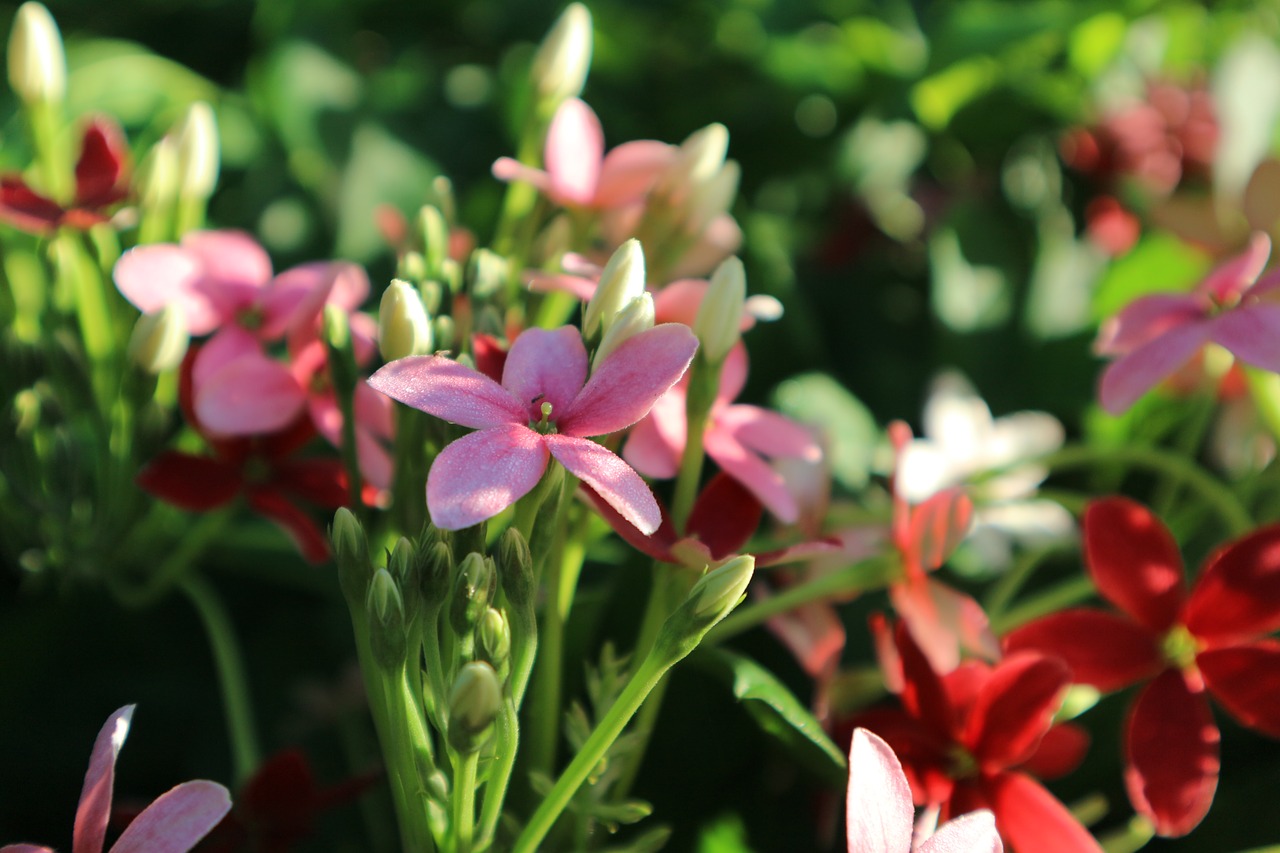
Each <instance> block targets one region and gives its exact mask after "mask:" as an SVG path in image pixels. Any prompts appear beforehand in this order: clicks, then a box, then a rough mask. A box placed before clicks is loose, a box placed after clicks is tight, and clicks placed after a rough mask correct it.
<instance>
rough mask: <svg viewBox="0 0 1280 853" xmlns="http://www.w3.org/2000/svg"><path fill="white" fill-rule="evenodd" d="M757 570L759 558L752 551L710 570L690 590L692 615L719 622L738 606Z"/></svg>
mask: <svg viewBox="0 0 1280 853" xmlns="http://www.w3.org/2000/svg"><path fill="white" fill-rule="evenodd" d="M755 570H756V558H755V557H753V556H751V555H750V554H744V555H743V556H741V557H734V558H733V559H732V560H730V561H729V562H727V563H725V564H724V565H723V566H721V567H720V568H718V569H713V570H712V571H710V572H707V573H706V574H705V575H703V576H702V578H701V579H700V580H699V581H698V582H697V583H696V584H694V585H693V589H691V590H690V591H689V600H690V601H691V602H693V615H694V616H696V617H698V618H699V619H710V620H711V621H712V622H713V623H714V622H719V621H720V620H721V619H723V618H724V617H725V616H727V615H728V614H729V611H731V610H733V608H735V607H737V606H738V602H739V601H741V600H742V596H744V595H745V594H746V592H747V585H748V584H749V583H751V576H752V575H753V574H754V573H755Z"/></svg>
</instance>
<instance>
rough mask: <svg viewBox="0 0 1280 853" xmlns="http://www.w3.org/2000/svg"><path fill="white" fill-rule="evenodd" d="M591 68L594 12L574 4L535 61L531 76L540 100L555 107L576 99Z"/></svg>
mask: <svg viewBox="0 0 1280 853" xmlns="http://www.w3.org/2000/svg"><path fill="white" fill-rule="evenodd" d="M590 67H591V13H590V12H589V11H587V7H586V6H584V5H582V4H581V3H570V4H569V5H568V6H567V7H566V8H565V10H564V12H563V14H561V15H560V18H559V19H558V20H557V21H556V22H555V24H554V25H553V26H552V27H551V30H550V31H549V32H548V33H547V36H546V38H545V39H543V41H542V45H541V46H540V47H539V48H538V53H537V55H535V56H534V58H533V67H532V68H531V69H530V72H529V73H530V76H531V77H532V78H533V85H534V89H535V91H536V92H537V95H538V99H539V100H540V101H542V102H543V103H550V104H552V105H553V108H554V105H555V104H559V103H560V102H561V101H563V100H564V99H565V98H576V97H577V96H578V95H580V94H581V93H582V87H583V85H585V84H586V82H587V71H588V69H589V68H590Z"/></svg>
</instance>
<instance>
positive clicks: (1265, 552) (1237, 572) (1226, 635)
mask: <svg viewBox="0 0 1280 853" xmlns="http://www.w3.org/2000/svg"><path fill="white" fill-rule="evenodd" d="M1182 619H1183V622H1184V623H1185V624H1186V626H1187V628H1188V629H1189V630H1190V631H1191V633H1193V634H1195V635H1196V636H1197V637H1198V638H1200V639H1203V640H1208V641H1211V642H1214V643H1222V642H1229V641H1233V640H1240V639H1249V638H1253V637H1258V636H1261V635H1262V634H1270V633H1271V632H1273V631H1275V630H1277V629H1280V525H1274V524H1273V525H1271V526H1269V527H1263V528H1260V529H1258V530H1255V531H1254V532H1253V533H1251V534H1249V535H1248V536H1246V537H1244V538H1243V539H1238V540H1236V541H1235V542H1232V543H1230V544H1228V545H1225V546H1223V547H1222V548H1220V549H1219V550H1218V551H1216V552H1215V553H1214V554H1213V556H1211V557H1210V558H1209V561H1208V562H1207V563H1206V564H1205V567H1204V569H1202V570H1201V572H1200V576H1199V577H1198V578H1196V583H1195V586H1194V587H1192V591H1191V595H1190V597H1189V599H1188V601H1187V606H1186V609H1185V610H1184V611H1183V616H1182Z"/></svg>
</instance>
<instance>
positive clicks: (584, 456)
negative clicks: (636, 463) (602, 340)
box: [545, 345, 662, 535]
mask: <svg viewBox="0 0 1280 853" xmlns="http://www.w3.org/2000/svg"><path fill="white" fill-rule="evenodd" d="M624 346H625V345H624ZM619 351H620V349H619ZM545 440H546V444H547V448H548V449H550V451H551V455H552V456H554V457H555V458H556V459H557V460H558V461H559V462H560V464H561V465H563V466H564V467H565V470H567V471H568V472H569V473H571V474H573V475H574V476H575V477H577V478H578V479H579V480H581V481H582V482H584V483H586V484H587V485H588V486H590V487H591V488H592V489H594V490H595V491H596V493H597V494H598V495H600V497H601V498H603V499H604V501H605V502H606V503H608V504H609V505H610V506H612V507H613V508H614V509H615V510H617V511H618V514H619V515H621V516H622V517H623V518H624V519H625V520H626V521H627V522H628V523H629V524H631V525H633V526H634V527H635V528H636V529H637V530H639V531H640V532H641V533H644V534H646V535H648V534H651V533H653V532H654V531H656V530H657V529H658V525H659V524H660V523H661V522H662V512H661V511H660V510H659V509H658V502H657V501H656V500H655V499H654V497H653V492H651V491H650V490H649V486H648V484H647V483H645V481H644V480H643V479H641V477H640V475H639V474H637V473H636V472H635V471H634V470H633V469H632V468H631V466H630V465H628V464H627V463H626V462H623V461H622V459H621V458H620V457H618V456H617V455H616V454H614V453H613V451H611V450H608V449H606V448H604V447H601V446H600V445H598V444H596V443H595V442H594V441H588V440H587V439H584V438H576V437H574V436H569V435H548V436H546V437H545Z"/></svg>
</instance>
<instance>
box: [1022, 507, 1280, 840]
mask: <svg viewBox="0 0 1280 853" xmlns="http://www.w3.org/2000/svg"><path fill="white" fill-rule="evenodd" d="M1084 549H1085V564H1086V566H1087V567H1088V570H1089V574H1090V576H1091V577H1092V578H1093V581H1094V583H1095V584H1096V585H1097V587H1098V592H1099V593H1100V594H1101V595H1102V597H1103V598H1105V599H1107V600H1108V601H1109V602H1111V603H1112V604H1113V605H1115V606H1116V607H1117V608H1118V609H1119V610H1120V611H1121V612H1120V613H1111V612H1106V611H1101V610H1092V609H1086V608H1080V609H1073V610H1065V611H1063V612H1061V613H1055V614H1053V615H1051V616H1046V617H1044V618H1043V619H1039V620H1036V621H1035V622H1032V623H1030V624H1028V625H1024V626H1023V627H1021V628H1019V629H1017V630H1016V631H1013V632H1012V633H1011V634H1010V635H1009V636H1008V637H1006V638H1005V647H1006V648H1007V649H1009V650H1011V651H1017V650H1037V651H1042V652H1046V653H1049V654H1053V655H1057V656H1058V657H1060V658H1061V659H1062V660H1064V661H1065V662H1066V663H1067V665H1068V666H1070V667H1071V669H1072V672H1073V678H1074V680H1075V681H1076V682H1077V683H1080V684H1091V685H1093V686H1094V687H1097V688H1098V689H1099V690H1103V691H1111V690H1118V689H1120V688H1122V687H1127V686H1128V685H1130V684H1136V683H1138V682H1147V686H1146V687H1144V688H1143V690H1142V692H1141V693H1140V694H1139V695H1138V698H1137V700H1136V701H1135V702H1134V704H1133V708H1132V709H1131V710H1130V713H1129V722H1128V727H1127V729H1126V731H1125V753H1126V760H1127V763H1128V766H1127V768H1126V770H1125V784H1126V786H1127V788H1128V791H1129V798H1130V799H1131V800H1132V802H1133V806H1134V808H1135V809H1137V810H1138V812H1140V813H1141V814H1143V815H1145V816H1146V817H1147V818H1149V819H1150V820H1151V821H1152V823H1153V824H1155V827H1156V831H1157V832H1158V833H1160V834H1161V835H1166V836H1178V835H1185V834H1186V833H1188V832H1190V831H1191V830H1192V829H1193V828H1195V826H1196V824H1198V823H1199V822H1200V820H1201V819H1202V818H1203V817H1204V815H1205V813H1206V812H1207V811H1208V810H1209V806H1210V805H1211V804H1212V803H1213V795H1214V791H1215V790H1216V788H1217V784H1218V728H1217V726H1216V725H1215V724H1214V722H1213V717H1212V715H1211V714H1210V711H1209V703H1208V695H1209V694H1212V695H1213V696H1214V698H1216V699H1217V700H1218V702H1219V703H1220V704H1221V705H1222V706H1223V707H1224V708H1225V709H1226V710H1227V712H1228V713H1229V714H1231V716H1233V717H1235V718H1236V719H1237V720H1239V721H1240V723H1241V724H1242V725H1245V726H1247V727H1249V728H1252V729H1255V730H1257V731H1260V732H1262V733H1264V734H1268V735H1271V736H1272V737H1280V701H1277V700H1276V697H1277V696H1280V642H1277V641H1276V640H1274V639H1268V638H1266V635H1267V634H1270V633H1272V632H1274V631H1275V630H1276V629H1277V628H1280V525H1272V526H1270V527H1264V528H1261V529H1259V530H1256V531H1254V532H1253V533H1251V534H1250V535H1248V536H1246V537H1244V538H1242V539H1238V540H1236V541H1235V542H1232V543H1229V544H1227V545H1225V546H1223V547H1222V548H1221V549H1219V550H1218V551H1217V552H1216V553H1215V554H1214V555H1213V556H1212V557H1210V558H1209V560H1208V562H1207V563H1206V564H1205V566H1204V568H1203V569H1202V570H1201V572H1200V575H1199V577H1197V578H1196V581H1195V584H1194V586H1193V587H1192V588H1191V591H1190V593H1188V592H1187V590H1186V586H1185V578H1184V572H1183V565H1182V557H1181V555H1180V554H1179V552H1178V548H1177V544H1176V543H1175V542H1174V540H1173V536H1172V535H1171V534H1170V533H1169V530H1168V529H1167V528H1166V527H1165V526H1164V524H1162V523H1161V522H1160V520H1159V519H1158V518H1156V517H1155V516H1154V515H1153V514H1152V513H1151V511H1150V510H1148V509H1147V508H1146V507H1144V506H1142V505H1141V504H1138V503H1135V502H1133V501H1130V500H1127V499H1125V498H1106V499H1104V500H1099V501H1095V502H1093V503H1092V504H1090V505H1089V507H1088V509H1087V510H1086V511H1085V515H1084Z"/></svg>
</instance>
